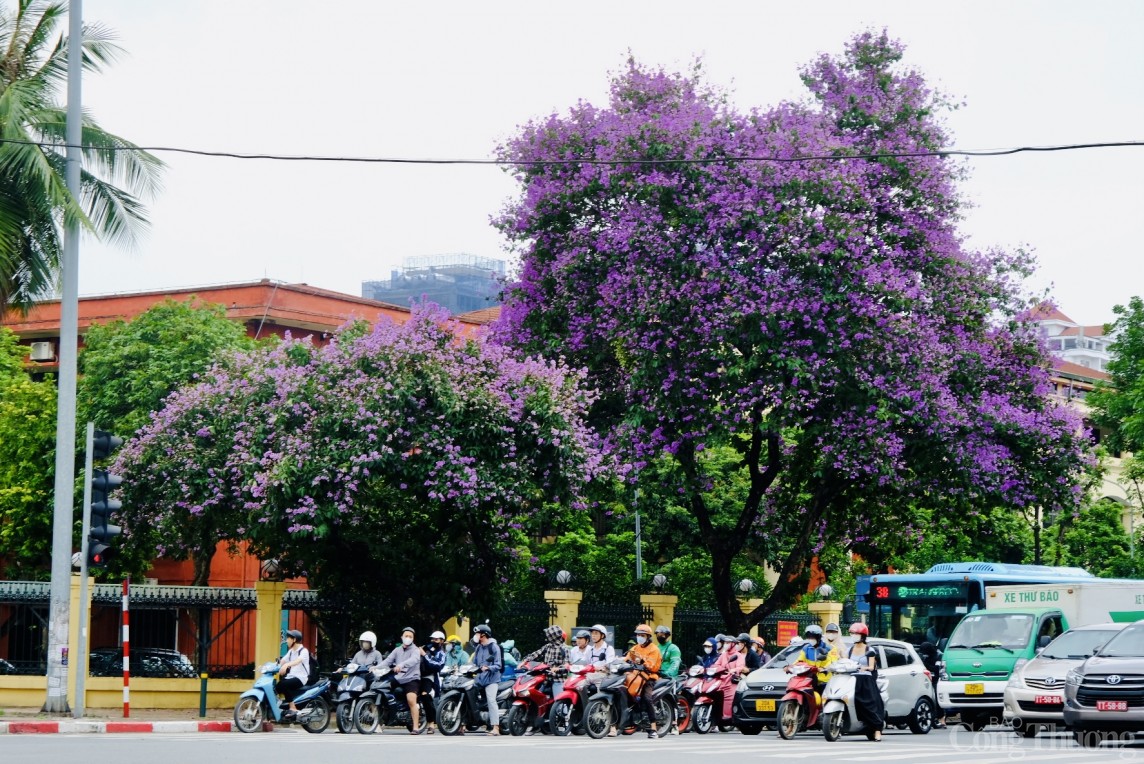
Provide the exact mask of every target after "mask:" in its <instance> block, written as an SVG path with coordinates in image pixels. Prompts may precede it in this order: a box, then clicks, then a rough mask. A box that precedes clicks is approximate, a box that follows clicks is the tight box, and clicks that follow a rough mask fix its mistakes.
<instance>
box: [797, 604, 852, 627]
mask: <svg viewBox="0 0 1144 764" xmlns="http://www.w3.org/2000/svg"><path fill="white" fill-rule="evenodd" d="M806 609H807V610H809V611H810V612H811V613H812V614H814V615H816V616H818V623H819V624H820V625H821V626H822V628H824V629H825V628H826V624H828V623H836V624H838V626H839V628H842V603H841V602H812V603H810V604H809V605H807V606H806ZM842 631H843V632H845V629H842Z"/></svg>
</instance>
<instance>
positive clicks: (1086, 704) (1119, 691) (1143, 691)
mask: <svg viewBox="0 0 1144 764" xmlns="http://www.w3.org/2000/svg"><path fill="white" fill-rule="evenodd" d="M1064 719H1065V724H1066V725H1067V726H1068V727H1069V729H1071V730H1073V734H1074V736H1075V737H1076V740H1077V742H1078V743H1080V744H1081V745H1083V746H1095V745H1099V744H1100V743H1101V741H1103V740H1107V739H1110V738H1112V737H1113V735H1115V734H1116V733H1120V732H1138V731H1144V620H1142V621H1137V622H1135V623H1133V624H1131V625H1129V626H1126V627H1125V628H1124V629H1123V630H1122V631H1121V632H1120V633H1119V634H1117V635H1115V636H1114V637H1112V638H1111V639H1109V640H1108V642H1106V643H1105V644H1104V645H1103V646H1101V647H1099V648H1097V649H1096V651H1095V653H1094V654H1093V655H1092V656H1090V657H1089V658H1088V659H1087V660H1085V661H1084V662H1083V663H1081V664H1080V665H1079V666H1077V667H1076V668H1074V669H1072V670H1071V671H1069V672H1068V674H1067V675H1066V676H1065V703H1064Z"/></svg>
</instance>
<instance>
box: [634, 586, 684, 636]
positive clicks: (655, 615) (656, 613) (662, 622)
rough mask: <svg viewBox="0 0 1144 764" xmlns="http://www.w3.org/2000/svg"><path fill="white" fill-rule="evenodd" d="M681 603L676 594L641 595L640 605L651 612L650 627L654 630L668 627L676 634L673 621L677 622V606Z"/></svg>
mask: <svg viewBox="0 0 1144 764" xmlns="http://www.w3.org/2000/svg"><path fill="white" fill-rule="evenodd" d="M678 602H679V597H677V596H675V595H674V594H641V595H640V604H641V605H643V606H644V607H645V608H649V609H650V610H651V620H652V622H651V623H649V624H648V626H650V627H652V628H653V629H654V628H655V627H656V626H666V627H667V628H669V629H671V630H672V632H673V633H674V632H675V627H674V626H672V621H674V620H675V606H676V604H677V603H678Z"/></svg>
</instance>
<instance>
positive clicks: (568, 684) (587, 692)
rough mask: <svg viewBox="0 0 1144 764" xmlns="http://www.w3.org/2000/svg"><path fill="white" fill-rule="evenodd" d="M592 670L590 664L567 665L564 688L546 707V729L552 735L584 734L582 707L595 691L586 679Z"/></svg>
mask: <svg viewBox="0 0 1144 764" xmlns="http://www.w3.org/2000/svg"><path fill="white" fill-rule="evenodd" d="M593 671H595V668H593V667H592V666H591V665H587V666H573V665H569V666H568V678H567V679H565V680H564V689H563V691H561V692H560V693H558V694H557V695H556V697H555V698H553V699H552V705H551V706H549V708H548V729H549V730H550V731H551V732H552V734H553V735H559V736H565V735H568V734H573V735H583V734H584V707H585V706H587V705H588V699H589V698H590V697H592V695H594V694H595V692H596V688H595V687H593V686H592V683H591V682H589V681H588V675H589V674H591V673H592V672H593Z"/></svg>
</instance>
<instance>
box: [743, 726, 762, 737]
mask: <svg viewBox="0 0 1144 764" xmlns="http://www.w3.org/2000/svg"><path fill="white" fill-rule="evenodd" d="M762 731H763V725H761V724H740V725H739V732H742V733H743V734H744V735H757V734H759V733H760V732H762Z"/></svg>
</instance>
